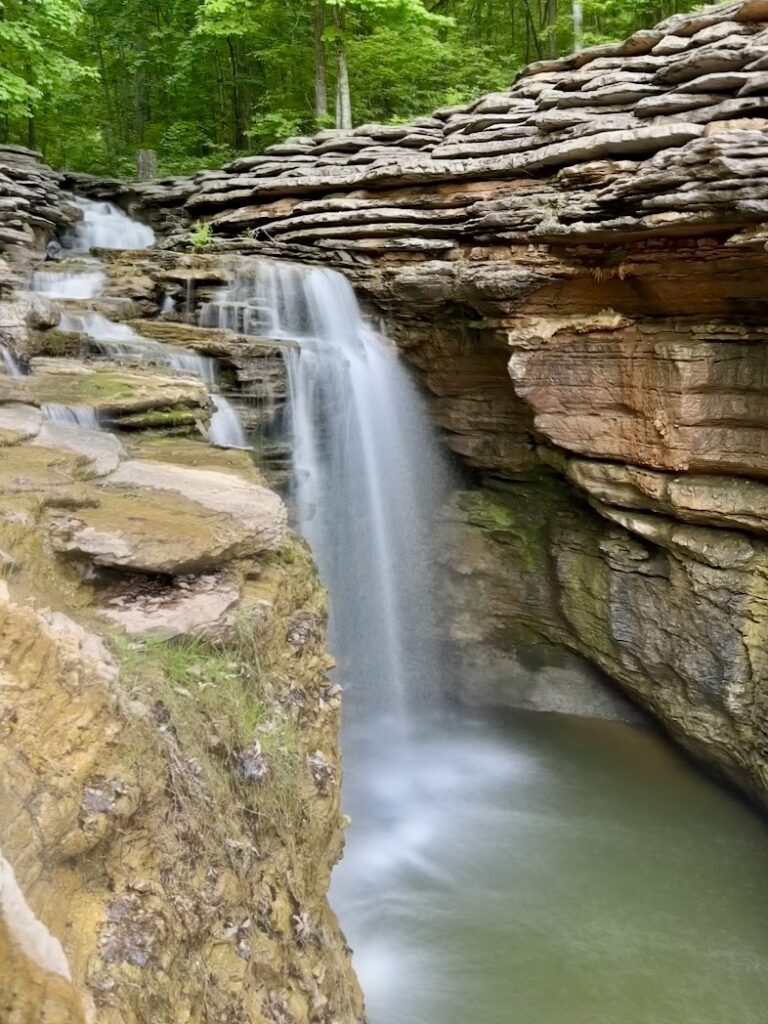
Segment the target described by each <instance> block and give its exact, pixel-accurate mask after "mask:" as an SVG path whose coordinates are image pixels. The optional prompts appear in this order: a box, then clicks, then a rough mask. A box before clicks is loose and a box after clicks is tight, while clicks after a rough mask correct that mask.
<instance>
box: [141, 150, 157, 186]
mask: <svg viewBox="0 0 768 1024" xmlns="http://www.w3.org/2000/svg"><path fill="white" fill-rule="evenodd" d="M156 177H157V153H156V152H155V151H154V149H138V150H136V180H137V181H152V180H153V178H156Z"/></svg>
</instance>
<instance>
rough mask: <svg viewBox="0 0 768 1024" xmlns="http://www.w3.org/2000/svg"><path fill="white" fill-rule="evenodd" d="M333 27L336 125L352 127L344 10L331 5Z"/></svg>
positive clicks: (336, 5)
mask: <svg viewBox="0 0 768 1024" xmlns="http://www.w3.org/2000/svg"><path fill="white" fill-rule="evenodd" d="M333 27H334V28H335V29H336V33H335V37H336V38H335V45H336V127H337V128H351V127H352V97H351V96H350V93H349V68H348V67H347V46H346V43H345V41H344V34H343V33H344V12H343V11H342V9H341V8H340V7H339V5H338V4H334V5H333Z"/></svg>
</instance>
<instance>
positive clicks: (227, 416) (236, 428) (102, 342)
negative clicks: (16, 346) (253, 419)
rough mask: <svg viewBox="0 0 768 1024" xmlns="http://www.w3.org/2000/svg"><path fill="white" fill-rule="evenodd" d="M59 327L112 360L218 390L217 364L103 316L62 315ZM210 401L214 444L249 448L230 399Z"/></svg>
mask: <svg viewBox="0 0 768 1024" xmlns="http://www.w3.org/2000/svg"><path fill="white" fill-rule="evenodd" d="M59 327H60V329H61V330H62V331H73V332H76V333H78V334H85V335H87V337H88V338H90V340H91V342H92V344H93V346H94V348H96V349H98V351H100V352H102V353H104V355H107V356H109V357H110V358H112V359H117V360H119V359H133V360H136V361H137V362H146V363H154V364H156V365H158V366H168V367H170V368H171V369H174V370H181V371H182V372H184V373H190V374H193V375H194V376H195V377H199V378H200V379H201V380H203V381H205V383H206V384H207V385H208V386H209V387H210V388H214V387H217V386H218V380H219V366H218V362H217V360H215V359H211V358H210V356H204V355H200V353H199V352H193V351H191V350H190V349H186V348H181V347H180V346H177V345H165V344H163V343H162V342H159V341H155V340H154V339H153V338H145V337H143V336H142V335H141V334H139V333H138V332H137V331H134V330H133V328H132V327H129V326H128V325H127V324H116V323H114V322H113V321H112V320H108V319H107V318H106V317H105V316H103V315H102V314H101V313H94V312H92V311H88V312H85V313H63V314H62V316H61V321H60V323H59ZM211 401H212V402H213V406H214V410H215V411H214V413H213V416H212V417H211V423H210V427H209V428H208V440H209V441H210V442H211V444H215V445H219V446H220V447H222V448H246V447H248V439H247V437H246V436H245V431H244V430H243V425H242V423H241V422H240V417H239V416H238V414H237V411H236V409H235V408H234V406H233V405H232V403H231V402H230V401H229V399H227V398H225V397H224V395H221V394H216V393H214V392H212V393H211Z"/></svg>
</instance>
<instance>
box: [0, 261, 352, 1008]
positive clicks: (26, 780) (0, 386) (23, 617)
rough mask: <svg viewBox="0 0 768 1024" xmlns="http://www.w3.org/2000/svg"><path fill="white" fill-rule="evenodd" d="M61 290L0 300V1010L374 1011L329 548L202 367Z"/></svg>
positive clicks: (125, 301)
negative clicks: (95, 340)
mask: <svg viewBox="0 0 768 1024" xmlns="http://www.w3.org/2000/svg"><path fill="white" fill-rule="evenodd" d="M20 255H21V256H22V258H23V259H24V260H26V259H28V256H29V254H28V253H26V254H23V253H20ZM123 293H124V294H123V295H122V296H118V295H112V296H106V297H105V298H104V299H102V300H101V301H102V302H103V303H104V304H106V307H108V308H111V309H112V311H113V312H114V307H115V304H117V307H118V308H124V310H125V309H128V310H135V306H134V302H136V301H138V302H139V303H140V301H141V300H140V297H139V293H140V288H139V287H138V285H137V280H136V277H135V276H133V277H131V276H130V275H124V276H123ZM130 293H133V296H134V297H133V299H131V298H130V297H129V296H130ZM94 301H95V300H94ZM110 304H111V305H110ZM121 304H122V306H121ZM54 307H55V304H51V303H50V302H48V301H47V300H45V299H41V298H40V297H39V296H25V295H24V294H23V293H17V294H16V296H15V298H14V300H13V301H7V302H0V323H1V324H2V325H3V326H2V341H3V343H4V344H5V345H6V346H7V348H6V353H10V352H13V354H14V356H15V357H16V359H18V360H20V361H22V362H24V363H26V364H27V365H31V369H32V371H33V372H32V373H31V374H30V375H28V376H12V377H11V376H0V494H2V501H1V502H0V506H1V507H0V569H1V570H2V575H3V581H2V582H0V976H2V979H3V980H2V984H0V1018H1V1019H2V1020H3V1021H5V1020H8V1021H14V1022H15V1021H18V1022H26V1021H29V1022H30V1024H31V1022H33V1021H34V1022H37V1021H41V1020H45V1021H50V1022H51V1024H54V1022H61V1024H64V1022H75V1021H99V1022H106V1024H109V1022H115V1024H117V1022H119V1024H130V1022H137V1024H139V1022H142V1024H146V1022H147V1021H158V1022H159V1021H200V1022H214V1021H215V1022H216V1024H220V1022H224V1021H232V1022H249V1024H257V1022H264V1024H267V1022H273V1024H277V1022H280V1024H289V1022H291V1024H309V1022H310V1021H312V1022H313V1024H321V1022H323V1024H331V1022H337V1024H356V1022H357V1021H359V1020H361V1019H362V1001H361V996H360V993H359V990H358V987H357V984H356V981H355V978H354V975H353V972H352V969H351V966H350V960H349V951H348V949H347V947H346V944H345V942H344V939H343V937H342V935H341V933H340V931H339V929H338V925H337V923H336V920H335V918H334V916H333V913H332V911H331V910H330V909H329V907H328V905H327V902H326V893H327V890H328V885H329V881H330V871H331V868H332V866H333V865H334V863H335V862H336V861H337V860H338V858H339V856H340V853H341V848H342V843H343V829H344V825H345V822H344V819H343V818H342V816H341V813H340V807H339V784H340V764H339V736H338V731H339V705H340V688H339V687H338V686H336V685H332V684H331V682H330V681H329V679H328V676H327V670H328V668H329V667H330V665H331V661H330V658H329V657H328V654H327V652H326V650H325V619H326V611H325V595H324V593H323V591H322V590H321V588H320V586H319V583H318V580H317V576H316V572H315V569H314V566H313V563H312V560H311V556H310V554H309V552H308V551H307V550H306V547H305V545H304V544H303V543H302V542H301V541H299V539H298V538H297V537H296V536H294V535H293V534H292V533H291V532H290V530H289V529H288V526H287V515H286V510H285V507H284V505H283V503H282V501H281V499H280V498H279V497H278V496H277V495H276V494H275V493H274V492H273V491H271V490H269V489H268V488H267V487H266V486H265V484H264V481H263V479H262V477H261V475H260V474H259V473H258V471H257V470H256V469H255V468H254V466H253V464H252V460H251V459H250V458H249V456H248V454H247V453H246V452H243V451H226V450H222V449H217V448H214V447H212V446H211V445H209V444H208V443H207V442H206V440H205V438H204V435H205V433H206V430H207V423H208V421H209V419H210V416H211V404H210V398H209V395H208V392H207V389H206V386H205V385H204V383H203V382H202V381H201V380H199V379H195V378H192V377H190V376H189V374H184V373H180V372H176V373H174V372H173V371H172V370H171V369H169V368H162V369H158V368H155V369H152V368H151V367H149V366H147V365H142V364H134V365H123V366H116V364H115V363H113V362H107V361H106V360H104V359H103V358H102V359H98V358H87V357H86V356H87V354H86V351H85V346H86V339H85V337H84V336H83V335H78V334H77V333H72V332H64V331H58V330H56V329H55V327H54V326H52V325H53V324H55V322H56V319H57V316H58V314H57V313H56V310H55V308H54ZM214 333H215V332H214ZM219 343H220V344H221V343H222V341H221V339H219ZM67 403H69V404H70V405H71V406H74V407H76V408H90V409H92V410H95V414H96V415H98V417H99V419H100V421H101V424H102V426H107V427H108V428H109V431H106V430H94V429H89V428H88V427H82V426H77V425H74V424H72V423H63V424H62V423H59V422H56V420H55V419H51V413H50V410H51V408H52V407H53V408H55V407H56V406H57V405H59V404H61V405H66V404H67Z"/></svg>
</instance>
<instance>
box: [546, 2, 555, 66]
mask: <svg viewBox="0 0 768 1024" xmlns="http://www.w3.org/2000/svg"><path fill="white" fill-rule="evenodd" d="M546 16H547V56H548V57H551V58H553V57H556V56H557V0H547V8H546Z"/></svg>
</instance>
